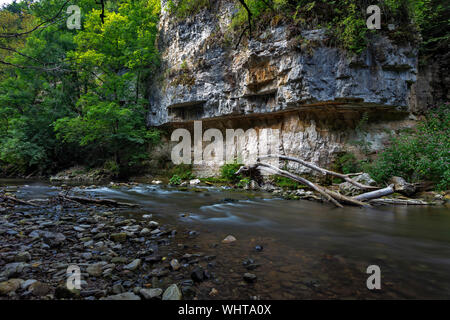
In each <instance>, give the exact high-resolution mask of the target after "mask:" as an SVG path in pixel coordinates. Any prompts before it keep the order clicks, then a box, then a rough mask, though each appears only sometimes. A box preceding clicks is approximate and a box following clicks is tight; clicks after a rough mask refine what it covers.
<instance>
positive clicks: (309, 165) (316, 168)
mask: <svg viewBox="0 0 450 320" xmlns="http://www.w3.org/2000/svg"><path fill="white" fill-rule="evenodd" d="M268 158H279V159H281V160H288V161H293V162H297V163H300V164H301V165H304V166H305V167H307V168H310V169H312V170H314V171H318V172H320V173H322V174H323V175H327V174H328V175H330V176H334V177H338V178H341V179H343V180H345V181H347V182H349V183H351V184H353V185H354V186H356V187H358V188H360V189H365V190H374V189H379V188H378V187H374V186H368V185H365V184H362V183H359V182H357V181H355V180H353V179H351V178H350V177H351V176H355V175H358V174H356V173H351V174H342V173H338V172H334V171H331V170H327V169H323V168H321V167H319V166H316V165H315V164H313V163H311V162H308V161H305V160H302V159H298V158H294V157H288V156H282V155H273V154H269V155H265V156H262V157H259V158H258V161H259V160H260V159H268Z"/></svg>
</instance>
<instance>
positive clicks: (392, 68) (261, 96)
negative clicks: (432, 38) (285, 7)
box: [148, 0, 419, 174]
mask: <svg viewBox="0 0 450 320" xmlns="http://www.w3.org/2000/svg"><path fill="white" fill-rule="evenodd" d="M165 5H166V1H162V8H163V10H162V15H161V20H160V26H159V28H160V36H159V49H160V51H161V54H162V67H161V74H160V76H159V77H158V81H156V82H155V83H153V84H152V87H151V92H152V94H151V100H150V104H151V108H150V112H149V117H148V123H149V125H152V126H161V125H166V126H168V125H169V126H172V127H180V126H181V127H186V128H190V127H191V126H192V121H193V120H203V122H204V128H208V127H214V128H219V129H221V130H225V129H227V128H242V129H244V130H245V129H248V128H255V129H257V130H258V129H261V128H278V129H279V130H280V132H281V145H280V146H279V152H281V153H284V154H289V155H298V156H301V157H303V158H305V159H307V160H310V161H314V162H316V163H318V164H320V165H324V166H327V165H329V164H330V163H331V162H332V161H333V157H334V155H335V154H337V153H338V152H342V151H345V150H352V151H356V152H357V151H358V150H357V149H358V148H357V147H356V146H355V144H354V143H352V142H354V141H357V140H358V139H364V140H366V141H367V142H368V143H367V145H368V146H369V149H370V150H371V151H377V150H380V149H382V148H383V142H384V140H385V139H386V138H387V137H388V135H389V133H392V132H395V130H398V129H400V128H402V127H405V126H412V125H414V121H413V119H414V115H413V114H414V113H416V112H417V110H418V109H419V106H418V104H419V102H418V99H417V97H416V96H415V92H416V91H417V89H416V90H414V87H413V85H414V84H415V83H416V81H417V74H418V53H417V49H416V48H414V47H413V46H411V45H403V46H398V45H396V44H394V43H392V42H391V41H390V40H389V39H387V38H386V37H383V36H381V35H377V34H375V35H373V36H372V38H371V41H370V44H369V45H368V47H367V49H366V50H365V51H364V52H363V53H362V54H360V55H359V56H352V55H350V54H349V53H348V52H346V51H344V50H342V49H339V48H336V47H333V46H330V45H329V44H328V41H327V40H328V39H327V37H328V36H327V33H326V32H325V30H320V29H319V30H302V31H299V32H298V33H294V34H293V32H292V30H290V28H289V26H286V25H278V26H268V27H267V29H266V31H265V32H263V33H261V34H258V35H255V36H254V37H253V38H251V39H250V40H249V41H248V42H246V43H245V44H244V43H242V44H241V45H240V46H239V47H238V48H237V49H236V48H235V46H234V44H233V43H227V39H226V38H225V37H224V34H226V32H227V28H228V26H229V24H230V21H231V17H232V15H233V13H234V12H235V11H236V8H235V4H234V2H232V1H226V0H222V1H216V2H215V4H214V5H213V7H212V8H211V9H209V10H206V9H205V10H202V11H200V12H199V13H197V14H196V15H195V16H192V17H189V18H187V19H184V20H182V21H180V20H177V19H175V18H174V17H172V16H171V15H170V14H169V13H168V12H167V10H165V9H164V8H165ZM298 39H302V41H301V43H299V41H298ZM363 114H367V115H368V117H369V123H368V124H367V126H366V128H365V131H364V133H361V131H356V130H355V127H356V126H357V123H358V122H359V121H360V119H361V118H362V115H363ZM246 149H247V150H250V152H257V149H258V143H253V144H250V143H249V145H247V146H246ZM198 169H199V170H200V169H205V168H198ZM206 169H208V170H207V171H206V172H204V174H211V173H213V172H214V170H216V169H217V168H214V167H212V168H206ZM209 169H211V170H212V171H211V170H209ZM298 169H299V170H301V171H303V170H304V168H298ZM200 171H201V170H200Z"/></svg>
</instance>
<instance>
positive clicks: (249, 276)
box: [244, 272, 256, 282]
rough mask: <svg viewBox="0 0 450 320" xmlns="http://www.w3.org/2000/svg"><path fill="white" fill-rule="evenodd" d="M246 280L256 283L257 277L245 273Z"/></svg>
mask: <svg viewBox="0 0 450 320" xmlns="http://www.w3.org/2000/svg"><path fill="white" fill-rule="evenodd" d="M244 280H245V281H247V282H255V281H256V275H254V274H253V273H248V272H247V273H244Z"/></svg>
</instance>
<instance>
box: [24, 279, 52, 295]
mask: <svg viewBox="0 0 450 320" xmlns="http://www.w3.org/2000/svg"><path fill="white" fill-rule="evenodd" d="M28 291H30V292H31V293H32V294H33V295H35V296H37V297H41V296H45V295H46V294H47V293H49V291H50V287H49V286H48V285H47V284H45V283H42V282H40V281H36V282H33V283H32V284H31V285H30V286H29V287H28Z"/></svg>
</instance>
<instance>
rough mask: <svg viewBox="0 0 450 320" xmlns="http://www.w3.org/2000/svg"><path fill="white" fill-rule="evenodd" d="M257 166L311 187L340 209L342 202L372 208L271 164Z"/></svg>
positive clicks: (258, 164)
mask: <svg viewBox="0 0 450 320" xmlns="http://www.w3.org/2000/svg"><path fill="white" fill-rule="evenodd" d="M255 166H257V167H263V168H269V169H270V170H271V171H272V172H274V173H275V174H278V175H280V176H283V177H286V178H290V179H292V180H295V181H298V182H300V183H303V184H305V185H307V186H308V187H310V188H311V189H314V190H316V191H317V192H319V193H320V194H321V195H323V196H324V197H325V199H327V200H328V201H330V202H332V203H334V204H335V205H336V206H337V207H339V208H342V207H343V206H342V205H341V204H340V202H344V203H347V204H352V205H355V206H363V207H370V204H367V203H363V202H361V201H359V200H356V199H353V198H350V197H347V196H344V195H342V194H340V193H337V192H334V191H331V190H328V189H327V188H325V187H322V186H318V185H316V184H314V183H312V182H311V181H309V180H307V179H305V178H302V177H299V176H297V175H295V174H293V173H290V172H288V171H285V170H281V169H279V168H277V167H274V166H272V165H270V164H267V163H262V162H259V163H257V164H256V165H255ZM339 201H340V202H339Z"/></svg>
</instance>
